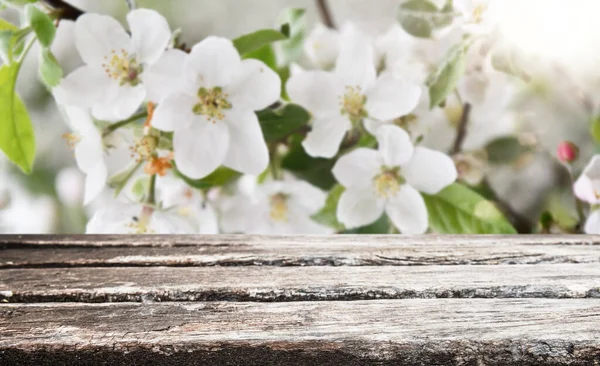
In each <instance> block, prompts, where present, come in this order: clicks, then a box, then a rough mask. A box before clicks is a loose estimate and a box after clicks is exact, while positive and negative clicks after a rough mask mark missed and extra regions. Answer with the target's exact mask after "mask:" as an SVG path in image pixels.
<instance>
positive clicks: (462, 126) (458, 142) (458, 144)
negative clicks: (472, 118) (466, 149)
mask: <svg viewBox="0 0 600 366" xmlns="http://www.w3.org/2000/svg"><path fill="white" fill-rule="evenodd" d="M470 114H471V104H469V103H465V104H464V105H463V111H462V115H461V117H460V122H459V123H458V127H457V130H456V139H455V140H454V145H453V146H452V151H451V154H452V155H454V154H458V153H459V152H461V150H462V145H463V143H464V142H465V138H466V137H467V125H468V124H469V115H470Z"/></svg>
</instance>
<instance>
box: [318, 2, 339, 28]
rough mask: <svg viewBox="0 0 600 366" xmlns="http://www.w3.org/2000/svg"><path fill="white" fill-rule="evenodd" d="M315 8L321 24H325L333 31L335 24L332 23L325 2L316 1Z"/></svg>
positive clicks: (331, 17)
mask: <svg viewBox="0 0 600 366" xmlns="http://www.w3.org/2000/svg"><path fill="white" fill-rule="evenodd" d="M317 8H318V10H319V15H320V16H321V21H322V22H323V24H325V25H326V26H327V27H328V28H331V29H335V22H334V21H333V16H332V15H331V11H330V10H329V5H328V4H327V0H317Z"/></svg>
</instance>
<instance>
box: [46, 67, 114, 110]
mask: <svg viewBox="0 0 600 366" xmlns="http://www.w3.org/2000/svg"><path fill="white" fill-rule="evenodd" d="M117 85H118V83H117V82H116V81H115V80H112V79H111V78H109V77H108V75H106V72H105V71H104V70H103V69H102V68H101V67H97V66H96V67H94V66H82V67H80V68H78V69H76V70H75V71H73V72H72V73H70V74H69V75H67V76H66V77H65V78H64V79H62V80H61V82H60V84H59V85H58V86H57V87H56V88H54V97H55V98H56V101H57V103H59V104H65V105H73V106H79V107H92V106H93V105H95V104H101V103H104V102H105V101H106V100H108V98H110V97H111V91H114V90H115V89H114V86H117ZM107 91H108V92H107Z"/></svg>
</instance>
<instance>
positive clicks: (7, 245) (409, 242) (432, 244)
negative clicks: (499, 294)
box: [0, 236, 600, 268]
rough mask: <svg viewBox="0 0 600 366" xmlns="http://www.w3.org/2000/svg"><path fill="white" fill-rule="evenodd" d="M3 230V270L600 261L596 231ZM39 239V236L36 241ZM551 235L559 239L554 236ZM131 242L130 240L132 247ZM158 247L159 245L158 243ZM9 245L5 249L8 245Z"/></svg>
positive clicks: (0, 262) (0, 261) (0, 263)
mask: <svg viewBox="0 0 600 366" xmlns="http://www.w3.org/2000/svg"><path fill="white" fill-rule="evenodd" d="M16 238H17V237H13V238H12V239H11V238H9V239H7V238H6V237H1V236H0V268H32V267H69V266H75V267H84V266H96V267H97V266H156V265H161V266H217V265H219V266H249V265H269V266H313V265H332V266H345V265H346V266H364V265H398V266H403V265H432V264H433V265H460V264H538V263H592V262H594V263H598V262H600V245H595V244H597V243H598V242H600V241H598V238H597V237H590V236H573V237H560V239H549V238H548V237H531V238H530V237H522V236H521V237H491V238H490V237H487V236H483V237H481V236H479V237H446V236H445V237H433V238H430V239H429V237H415V238H411V237H398V236H391V237H390V236H377V237H373V236H334V237H326V238H324V237H281V238H280V237H248V238H245V237H239V236H227V237H225V238H222V239H217V237H211V236H201V237H185V240H184V239H183V238H174V239H171V238H170V236H165V237H159V238H158V239H156V238H155V237H151V238H146V237H145V236H141V237H137V236H134V237H127V238H121V239H116V238H112V237H111V238H110V240H109V239H106V238H105V237H100V238H99V239H98V241H95V240H96V237H95V236H93V237H91V238H89V237H86V238H87V239H82V238H79V237H75V238H71V237H63V238H62V239H61V238H58V239H56V240H54V241H53V240H51V239H39V238H38V237H32V238H29V237H28V239H22V241H20V240H21V239H16ZM35 238H37V239H35ZM551 238H552V237H551ZM125 243H129V244H131V246H126V245H125ZM152 245H154V246H152ZM3 247H4V249H1V248H3Z"/></svg>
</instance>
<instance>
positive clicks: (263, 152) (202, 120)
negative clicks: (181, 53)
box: [152, 37, 281, 179]
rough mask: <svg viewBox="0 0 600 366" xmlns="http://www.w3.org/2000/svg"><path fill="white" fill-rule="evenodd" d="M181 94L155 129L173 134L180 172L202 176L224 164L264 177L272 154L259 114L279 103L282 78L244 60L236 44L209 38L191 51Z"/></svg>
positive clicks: (160, 111)
mask: <svg viewBox="0 0 600 366" xmlns="http://www.w3.org/2000/svg"><path fill="white" fill-rule="evenodd" d="M183 70H184V75H185V78H184V79H183V80H182V85H181V90H180V91H179V92H177V93H173V94H171V95H170V96H168V97H167V98H166V99H164V100H163V101H162V102H161V103H160V104H159V106H158V108H157V109H156V112H155V113H154V118H153V120H152V126H153V127H155V128H157V129H160V130H163V131H174V137H173V149H174V152H175V162H176V164H177V167H178V169H179V170H180V171H181V172H183V173H184V174H186V175H187V176H189V177H191V178H196V179H199V178H203V177H205V176H207V175H208V174H210V173H211V172H213V171H214V170H215V169H216V168H217V167H219V166H220V165H225V166H227V167H229V168H232V169H234V170H237V171H240V172H243V173H247V174H256V175H257V174H260V173H261V172H262V171H263V170H264V169H265V168H266V167H267V165H268V161H269V155H268V150H267V146H266V143H265V141H264V137H263V134H262V130H261V128H260V125H259V122H258V118H257V116H256V114H255V113H254V111H256V110H260V109H263V108H266V107H268V106H269V105H271V104H272V103H274V102H276V101H277V99H278V98H279V95H280V92H281V81H280V79H279V76H278V75H277V74H276V73H275V72H274V71H273V70H271V69H270V68H269V67H267V66H266V65H265V64H264V63H262V62H261V61H258V60H253V59H248V60H243V61H242V60H241V59H240V55H239V54H238V52H237V50H236V49H235V47H234V46H233V44H232V42H231V41H230V40H228V39H225V38H218V37H208V38H206V39H205V40H203V41H202V42H200V43H198V44H197V45H195V46H194V47H193V48H192V51H191V54H190V55H189V57H188V58H187V59H186V61H185V63H184V66H183Z"/></svg>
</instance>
